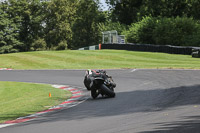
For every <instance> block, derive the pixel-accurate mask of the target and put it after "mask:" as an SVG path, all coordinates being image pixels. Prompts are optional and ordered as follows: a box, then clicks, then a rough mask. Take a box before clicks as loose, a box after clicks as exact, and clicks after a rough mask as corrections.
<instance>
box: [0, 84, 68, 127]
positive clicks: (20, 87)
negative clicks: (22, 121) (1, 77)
mask: <svg viewBox="0 0 200 133" xmlns="http://www.w3.org/2000/svg"><path fill="white" fill-rule="evenodd" d="M49 92H51V94H52V97H49ZM70 96H71V93H70V92H68V91H65V90H61V89H56V88H53V87H52V86H51V85H46V84H32V83H20V82H2V81H0V101H1V102H0V123H2V122H5V121H7V120H13V119H16V118H18V117H22V116H27V115H29V114H33V113H36V112H38V111H42V110H45V109H48V108H49V107H51V106H54V105H58V104H60V103H61V102H63V101H65V100H66V99H67V98H69V97H70Z"/></svg>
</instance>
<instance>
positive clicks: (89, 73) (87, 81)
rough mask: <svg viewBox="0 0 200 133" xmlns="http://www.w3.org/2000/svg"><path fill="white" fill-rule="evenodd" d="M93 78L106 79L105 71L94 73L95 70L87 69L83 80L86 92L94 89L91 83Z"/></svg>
mask: <svg viewBox="0 0 200 133" xmlns="http://www.w3.org/2000/svg"><path fill="white" fill-rule="evenodd" d="M95 77H103V78H106V77H107V74H106V71H105V70H97V71H95V70H91V69H88V70H87V71H86V74H85V78H84V84H85V86H86V88H87V90H91V89H92V88H93V87H94V84H93V81H94V79H95Z"/></svg>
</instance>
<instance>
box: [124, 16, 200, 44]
mask: <svg viewBox="0 0 200 133" xmlns="http://www.w3.org/2000/svg"><path fill="white" fill-rule="evenodd" d="M125 35H126V38H127V41H128V42H130V43H143V44H157V45H176V46H199V44H200V24H199V23H198V22H197V21H195V20H193V19H192V18H186V17H183V18H180V17H176V18H152V17H144V18H143V19H142V20H141V21H140V22H137V23H134V24H132V26H131V27H130V29H129V30H128V31H127V32H126V33H125Z"/></svg>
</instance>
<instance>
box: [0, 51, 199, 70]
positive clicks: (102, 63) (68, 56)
mask: <svg viewBox="0 0 200 133" xmlns="http://www.w3.org/2000/svg"><path fill="white" fill-rule="evenodd" d="M0 60H1V62H0V68H3V67H5V68H13V69H119V68H171V69H174V68H181V69H200V59H199V58H192V57H191V56H190V55H176V54H166V53H152V52H133V51H125V50H100V51H99V50H96V51H92V50H90V51H89V50H84V51H81V50H65V51H38V52H24V53H14V54H2V55H0Z"/></svg>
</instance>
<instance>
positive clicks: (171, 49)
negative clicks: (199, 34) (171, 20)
mask: <svg viewBox="0 0 200 133" xmlns="http://www.w3.org/2000/svg"><path fill="white" fill-rule="evenodd" d="M101 48H102V49H118V50H131V51H144V52H162V53H170V54H184V55H191V54H192V49H194V47H182V46H171V45H152V44H102V46H101Z"/></svg>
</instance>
